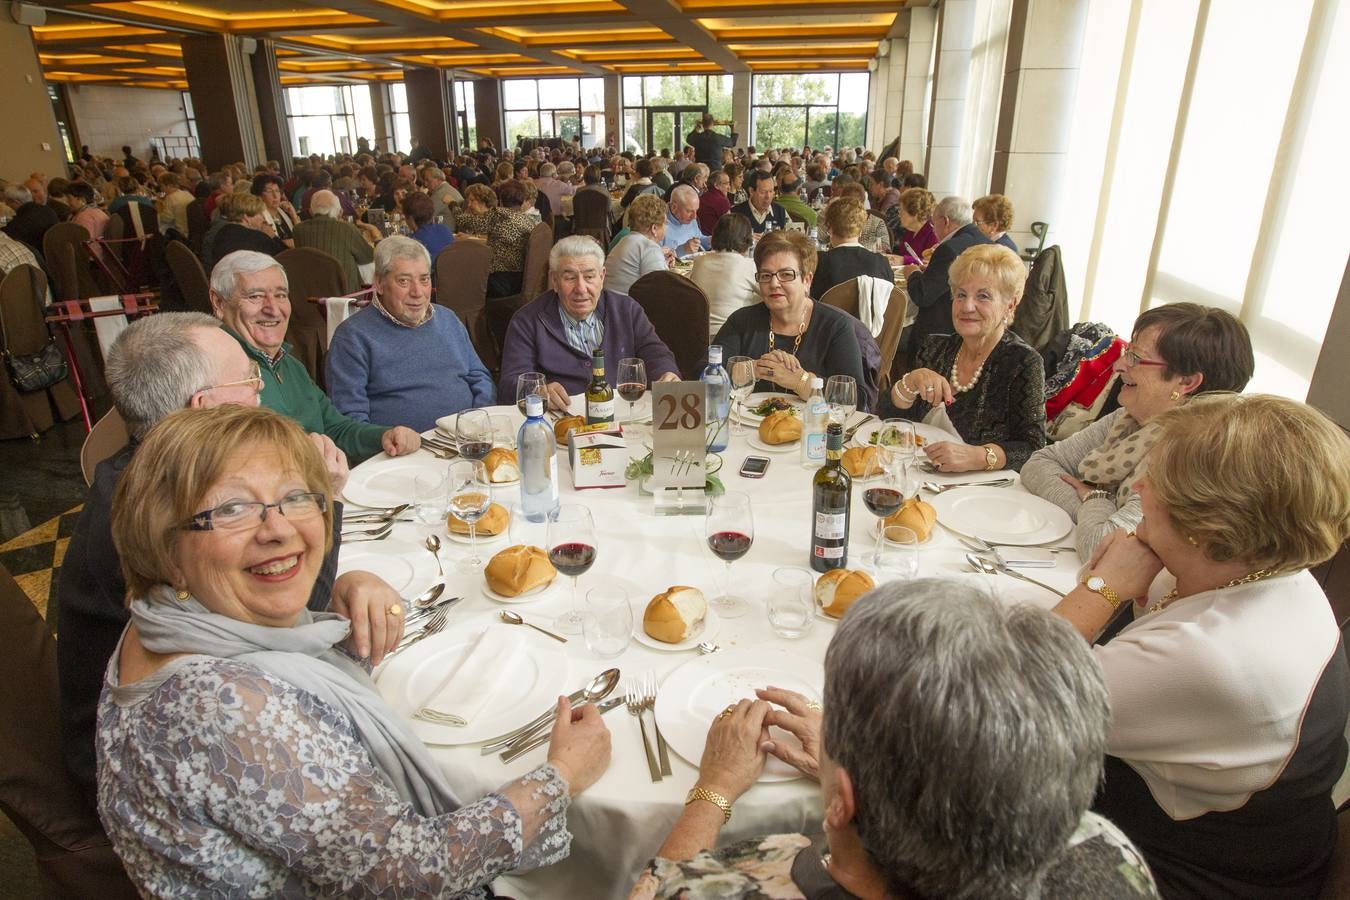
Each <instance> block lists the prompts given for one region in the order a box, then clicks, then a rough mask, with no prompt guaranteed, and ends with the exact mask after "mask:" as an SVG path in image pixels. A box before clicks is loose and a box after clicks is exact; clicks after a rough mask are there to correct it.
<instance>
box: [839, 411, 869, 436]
mask: <svg viewBox="0 0 1350 900" xmlns="http://www.w3.org/2000/svg"><path fill="white" fill-rule="evenodd" d="M875 418H876V416H874V415H872V414H871V413H863V417H862V418H861V419H859V420H858V421H857V422H854V423H853V424H852V425H845V426H844V443H848V442H849V441H851V440H853V436H854V435H855V434H857V433H858V429H859V428H861V427H863V426H864V425H866V424H867V423H868V422H870V421H871V420H873V419H875Z"/></svg>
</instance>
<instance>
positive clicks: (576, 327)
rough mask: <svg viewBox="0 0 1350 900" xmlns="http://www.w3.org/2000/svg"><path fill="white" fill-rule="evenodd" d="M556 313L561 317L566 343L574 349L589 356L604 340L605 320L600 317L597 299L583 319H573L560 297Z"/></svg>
mask: <svg viewBox="0 0 1350 900" xmlns="http://www.w3.org/2000/svg"><path fill="white" fill-rule="evenodd" d="M558 315H560V316H561V317H562V326H563V334H565V335H567V343H569V344H571V345H572V348H573V349H574V350H577V351H580V352H581V353H584V354H586V355H587V356H590V355H591V354H592V353H594V352H595V348H596V347H599V346H600V345H601V344H602V343H603V342H604V340H605V322H604V320H603V319H601V318H600V304H599V302H598V301H597V303H596V306H595V309H593V310H591V314H590V315H589V316H587V317H586V318H584V319H574V318H572V316H571V314H570V313H568V311H567V307H566V306H564V305H563V302H562V299H561V298H559V300H558Z"/></svg>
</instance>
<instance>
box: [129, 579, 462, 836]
mask: <svg viewBox="0 0 1350 900" xmlns="http://www.w3.org/2000/svg"><path fill="white" fill-rule="evenodd" d="M131 621H132V623H133V624H134V625H135V626H136V630H137V632H139V634H140V640H141V644H142V645H143V646H144V647H145V648H146V649H147V650H150V651H152V652H154V653H195V654H200V655H203V656H216V657H220V658H223V659H234V660H238V661H240V662H244V663H248V664H249V665H253V666H257V667H258V668H259V669H262V670H263V671H264V672H266V673H267V674H269V675H272V676H274V677H276V678H278V679H280V680H282V681H285V682H287V683H288V684H291V685H294V686H295V687H297V688H299V689H300V690H302V691H308V692H309V693H311V694H313V695H314V696H316V697H318V698H319V699H320V700H322V701H324V702H325V703H327V704H329V705H330V706H332V707H334V708H335V709H337V710H338V711H340V712H341V713H342V714H343V715H345V716H346V717H347V719H348V720H349V721H350V722H351V724H352V729H353V730H354V731H355V732H356V736H357V737H358V738H359V739H360V741H361V743H362V744H363V745H364V746H365V748H366V750H367V751H368V752H369V753H370V756H371V759H372V760H373V761H374V763H375V766H376V767H377V768H378V769H379V770H380V771H381V772H383V773H384V776H385V777H386V778H388V779H389V782H390V783H391V784H392V785H393V786H394V789H395V790H397V791H398V795H399V796H400V797H402V798H403V799H404V800H406V801H408V802H409V803H411V804H412V805H413V807H414V808H415V809H416V810H417V812H418V813H420V814H421V815H424V816H436V815H440V814H442V813H446V812H450V811H453V810H456V809H458V808H459V806H460V804H459V801H458V800H456V799H455V796H454V794H453V793H452V792H451V791H450V787H449V785H447V784H446V782H445V779H444V777H443V776H442V775H441V771H440V769H439V768H438V767H437V766H436V763H435V762H434V761H433V760H432V759H431V757H430V756H429V755H428V754H427V751H426V748H425V747H424V746H423V745H422V742H421V741H420V740H418V738H417V736H416V735H414V734H413V733H412V732H411V731H410V730H409V729H408V727H407V726H406V725H405V724H404V723H403V721H402V720H401V719H399V717H398V716H397V715H396V714H395V713H394V711H393V710H391V709H390V708H389V707H388V706H387V705H386V704H385V702H384V700H383V699H382V698H381V697H380V695H379V693H378V692H377V691H376V690H375V684H374V682H372V681H371V680H370V676H369V675H367V674H366V671H365V669H364V668H362V666H361V665H360V664H359V663H358V662H356V660H354V659H352V658H351V657H349V656H347V655H346V654H344V653H342V652H341V651H339V650H338V649H336V648H335V647H334V645H335V644H337V643H338V642H339V641H341V640H342V639H343V638H345V637H346V636H347V632H348V630H349V629H350V627H351V625H350V623H349V622H348V621H347V620H346V619H345V618H343V617H342V616H339V615H337V614H336V613H313V612H310V611H309V610H307V609H306V610H304V611H302V612H301V613H300V619H299V621H297V622H296V623H295V625H293V626H291V627H290V628H273V627H270V626H267V625H253V624H251V623H248V622H241V621H239V620H238V619H232V618H230V617H229V616H222V615H218V614H216V613H213V612H211V611H210V610H208V609H207V608H206V607H204V606H202V605H201V603H200V602H198V601H197V600H196V599H193V598H189V599H187V600H184V601H179V600H177V599H176V598H175V597H174V592H173V591H172V590H170V589H169V587H168V586H166V585H159V586H157V587H155V588H152V589H151V591H150V594H149V596H148V597H145V598H138V599H135V600H133V601H131Z"/></svg>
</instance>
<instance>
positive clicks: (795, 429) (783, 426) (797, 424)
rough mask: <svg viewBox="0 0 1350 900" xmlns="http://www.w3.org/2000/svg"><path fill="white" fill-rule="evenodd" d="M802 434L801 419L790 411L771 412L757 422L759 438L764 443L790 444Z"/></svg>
mask: <svg viewBox="0 0 1350 900" xmlns="http://www.w3.org/2000/svg"><path fill="white" fill-rule="evenodd" d="M801 436H802V420H801V419H799V418H797V416H795V415H793V414H792V413H790V412H782V411H780V412H773V413H769V414H768V415H767V416H765V417H764V421H762V422H760V423H759V439H760V440H761V441H763V442H764V443H766V444H790V443H792V442H793V441H795V440H797V439H798V438H800V437H801Z"/></svg>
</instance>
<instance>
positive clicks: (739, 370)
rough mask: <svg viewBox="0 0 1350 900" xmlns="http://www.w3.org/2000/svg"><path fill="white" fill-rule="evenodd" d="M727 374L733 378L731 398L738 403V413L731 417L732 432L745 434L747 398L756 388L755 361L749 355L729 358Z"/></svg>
mask: <svg viewBox="0 0 1350 900" xmlns="http://www.w3.org/2000/svg"><path fill="white" fill-rule="evenodd" d="M727 376H728V377H729V378H730V379H731V399H732V402H734V403H735V404H736V415H734V416H732V417H731V433H732V434H744V433H745V423H744V422H742V421H741V416H742V415H743V411H742V410H743V407H744V406H745V398H746V397H749V396H750V392H751V391H753V390H754V389H755V361H754V360H753V359H751V358H750V357H748V356H733V357H731V359H729V360H727Z"/></svg>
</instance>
